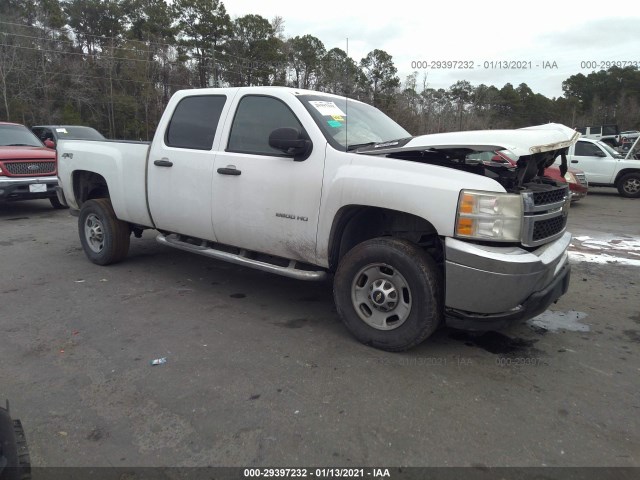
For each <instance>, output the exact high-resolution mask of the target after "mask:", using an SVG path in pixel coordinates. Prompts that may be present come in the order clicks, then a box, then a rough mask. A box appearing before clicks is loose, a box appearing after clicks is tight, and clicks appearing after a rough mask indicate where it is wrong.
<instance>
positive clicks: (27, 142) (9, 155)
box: [0, 122, 66, 208]
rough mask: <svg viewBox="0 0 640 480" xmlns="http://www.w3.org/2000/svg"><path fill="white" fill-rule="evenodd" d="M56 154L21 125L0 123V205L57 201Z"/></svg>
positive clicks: (56, 205)
mask: <svg viewBox="0 0 640 480" xmlns="http://www.w3.org/2000/svg"><path fill="white" fill-rule="evenodd" d="M56 173H57V170H56V153H55V152H54V151H53V150H50V149H48V148H45V146H44V145H43V144H42V142H41V141H40V140H38V138H37V137H36V136H35V135H34V134H33V133H31V131H30V130H29V129H28V128H27V127H25V126H24V125H20V124H17V123H8V122H0V204H2V203H6V202H14V201H17V200H37V199H45V198H47V199H49V201H50V202H51V206H53V208H66V207H65V206H64V205H62V204H61V203H60V202H59V201H58V196H57V195H56V190H55V187H56V186H57V185H58V177H57V176H56Z"/></svg>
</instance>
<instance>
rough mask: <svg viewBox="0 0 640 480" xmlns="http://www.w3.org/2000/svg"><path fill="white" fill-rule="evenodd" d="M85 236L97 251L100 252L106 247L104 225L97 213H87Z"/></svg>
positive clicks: (92, 248) (93, 249) (91, 246)
mask: <svg viewBox="0 0 640 480" xmlns="http://www.w3.org/2000/svg"><path fill="white" fill-rule="evenodd" d="M84 238H85V239H86V240H87V245H89V248H90V249H91V250H92V251H94V252H95V253H100V252H101V251H102V249H103V248H104V226H103V225H102V222H101V221H100V218H99V217H98V216H97V215H96V214H95V213H91V214H89V215H87V218H86V219H85V221H84Z"/></svg>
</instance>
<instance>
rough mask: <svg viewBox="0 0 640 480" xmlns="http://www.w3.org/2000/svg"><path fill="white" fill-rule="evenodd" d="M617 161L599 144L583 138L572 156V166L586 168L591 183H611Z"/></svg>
mask: <svg viewBox="0 0 640 480" xmlns="http://www.w3.org/2000/svg"><path fill="white" fill-rule="evenodd" d="M617 163H618V160H617V159H615V158H613V157H611V156H610V155H609V154H608V153H607V152H606V151H605V150H604V149H603V148H601V147H600V146H599V145H597V144H595V143H592V142H585V141H583V140H578V142H577V143H576V145H575V154H574V155H573V157H572V158H571V166H572V167H575V168H579V169H580V170H584V172H585V174H586V175H587V180H588V181H589V183H606V184H609V183H611V182H612V181H613V174H614V172H615V169H616V165H617Z"/></svg>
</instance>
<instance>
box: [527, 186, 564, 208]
mask: <svg viewBox="0 0 640 480" xmlns="http://www.w3.org/2000/svg"><path fill="white" fill-rule="evenodd" d="M565 195H566V192H565V191H564V190H563V189H560V190H551V191H548V192H533V204H534V205H548V204H550V203H557V202H563V201H564V196H565Z"/></svg>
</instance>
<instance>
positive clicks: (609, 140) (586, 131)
mask: <svg viewBox="0 0 640 480" xmlns="http://www.w3.org/2000/svg"><path fill="white" fill-rule="evenodd" d="M576 131H578V132H580V133H581V134H582V136H583V137H584V138H590V139H592V140H601V141H603V142H604V143H606V144H607V145H610V146H611V147H617V146H618V145H620V129H619V128H618V125H614V124H609V125H595V126H589V127H581V128H576Z"/></svg>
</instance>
